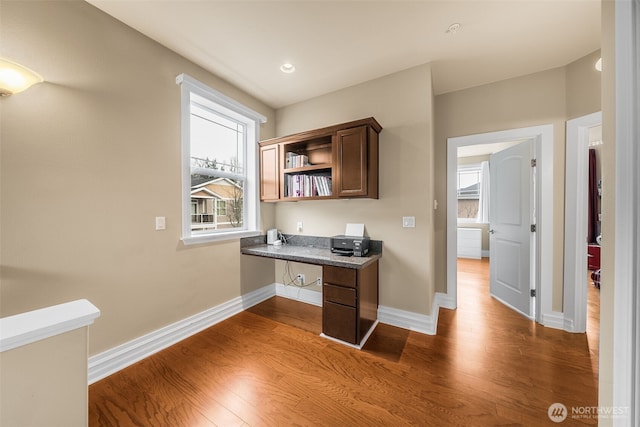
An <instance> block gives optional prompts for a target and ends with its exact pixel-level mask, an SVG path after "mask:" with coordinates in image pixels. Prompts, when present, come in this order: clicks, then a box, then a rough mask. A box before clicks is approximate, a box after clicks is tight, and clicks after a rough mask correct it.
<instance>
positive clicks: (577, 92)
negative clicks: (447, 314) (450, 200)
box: [434, 52, 601, 312]
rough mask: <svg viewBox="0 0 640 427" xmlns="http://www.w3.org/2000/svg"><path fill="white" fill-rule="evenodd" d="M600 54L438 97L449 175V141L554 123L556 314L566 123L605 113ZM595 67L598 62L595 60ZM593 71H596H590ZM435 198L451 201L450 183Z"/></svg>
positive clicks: (443, 242)
mask: <svg viewBox="0 0 640 427" xmlns="http://www.w3.org/2000/svg"><path fill="white" fill-rule="evenodd" d="M596 55H599V52H594V53H592V54H590V55H587V56H586V57H584V58H581V59H579V60H577V61H575V62H573V63H571V64H569V65H567V66H566V67H560V68H556V69H552V70H547V71H543V72H539V73H535V74H531V75H527V76H522V77H517V78H513V79H509V80H504V81H500V82H496V83H491V84H487V85H483V86H478V87H474V88H470V89H465V90H461V91H457V92H452V93H446V94H442V95H438V96H436V98H435V109H434V111H435V117H436V119H435V123H436V126H435V132H436V134H435V135H436V136H435V144H434V147H435V173H436V176H439V177H445V176H446V159H447V138H450V137H457V136H465V135H473V134H480V133H486V132H495V131H501V130H507V129H516V128H523V127H529V126H538V125H544V124H552V125H553V126H554V135H553V137H554V153H553V157H554V159H553V160H554V165H553V181H554V200H553V203H554V209H553V218H554V221H553V234H554V241H553V252H554V265H553V310H554V311H559V312H562V310H563V309H562V307H563V305H562V304H563V301H562V300H563V294H562V293H563V288H564V286H563V272H564V265H563V264H564V263H563V250H564V164H565V124H566V121H567V120H568V118H569V113H571V114H572V115H573V114H576V115H578V116H579V115H585V114H589V113H593V112H596V111H600V108H601V107H600V95H599V93H600V77H599V75H598V73H597V72H596V71H595V69H593V64H592V63H591V61H592V59H593V58H594V57H596ZM593 63H595V61H593ZM589 67H591V68H589ZM435 197H436V199H438V201H439V202H440V204H441V205H443V204H444V203H445V201H446V179H440V180H436V188H435ZM446 225H447V218H446V209H441V210H438V211H437V212H436V216H435V238H436V240H435V244H436V251H435V253H436V265H442V266H444V265H445V264H446V247H447V238H446ZM446 280H447V277H446V268H439V269H438V270H437V272H436V283H437V284H438V286H439V287H438V288H436V291H439V292H446Z"/></svg>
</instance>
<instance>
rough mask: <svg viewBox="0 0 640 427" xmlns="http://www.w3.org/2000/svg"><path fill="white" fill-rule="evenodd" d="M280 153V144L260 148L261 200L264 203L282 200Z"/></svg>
mask: <svg viewBox="0 0 640 427" xmlns="http://www.w3.org/2000/svg"><path fill="white" fill-rule="evenodd" d="M278 152H279V150H278V144H273V145H265V146H264V147H260V200H262V201H273V200H278V199H279V198H280V180H279V176H280V171H279V168H278V161H279V156H278Z"/></svg>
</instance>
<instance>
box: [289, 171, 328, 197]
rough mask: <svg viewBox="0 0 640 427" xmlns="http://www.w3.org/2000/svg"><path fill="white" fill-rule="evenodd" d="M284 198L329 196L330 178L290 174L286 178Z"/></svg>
mask: <svg viewBox="0 0 640 427" xmlns="http://www.w3.org/2000/svg"><path fill="white" fill-rule="evenodd" d="M286 179H287V180H286V188H285V197H316V196H319V197H326V196H331V177H329V176H324V175H304V174H290V175H287V177H286Z"/></svg>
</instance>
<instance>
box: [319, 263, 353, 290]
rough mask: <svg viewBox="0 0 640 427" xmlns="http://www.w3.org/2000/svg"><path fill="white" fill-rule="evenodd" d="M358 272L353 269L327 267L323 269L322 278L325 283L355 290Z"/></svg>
mask: <svg viewBox="0 0 640 427" xmlns="http://www.w3.org/2000/svg"><path fill="white" fill-rule="evenodd" d="M356 271H357V270H355V269H353V268H345V267H334V266H331V265H325V266H323V267H322V278H323V280H324V282H325V283H331V284H332V285H342V286H349V287H350V288H355V287H356V279H357V277H356Z"/></svg>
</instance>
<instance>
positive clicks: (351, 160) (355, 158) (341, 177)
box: [334, 126, 368, 197]
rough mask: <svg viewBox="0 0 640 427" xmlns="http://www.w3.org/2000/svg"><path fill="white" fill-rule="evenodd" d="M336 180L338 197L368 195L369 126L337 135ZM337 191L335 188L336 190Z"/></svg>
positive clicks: (343, 131) (346, 130)
mask: <svg viewBox="0 0 640 427" xmlns="http://www.w3.org/2000/svg"><path fill="white" fill-rule="evenodd" d="M335 150H336V165H337V168H336V180H337V191H336V193H337V194H336V195H337V196H338V197H362V196H367V194H368V185H367V184H368V179H367V174H368V144H367V126H360V127H356V128H351V129H345V130H341V131H338V132H337V133H336V147H335ZM334 189H335V188H334Z"/></svg>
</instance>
